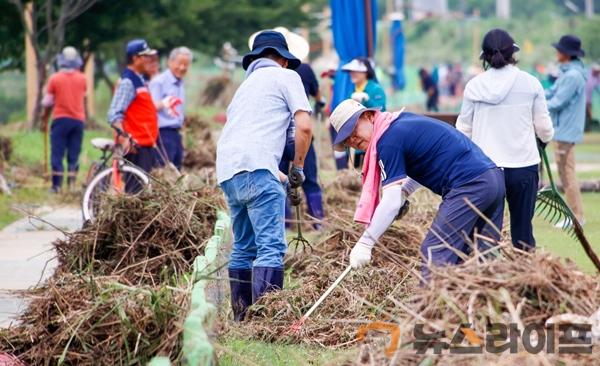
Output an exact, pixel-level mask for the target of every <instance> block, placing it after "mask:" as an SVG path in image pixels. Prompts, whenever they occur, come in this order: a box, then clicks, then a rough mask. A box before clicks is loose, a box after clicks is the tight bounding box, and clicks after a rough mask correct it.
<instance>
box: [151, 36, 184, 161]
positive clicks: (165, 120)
mask: <svg viewBox="0 0 600 366" xmlns="http://www.w3.org/2000/svg"><path fill="white" fill-rule="evenodd" d="M192 59H193V54H192V51H190V49H189V48H187V47H178V48H175V49H173V50H172V51H171V53H170V54H169V60H168V68H167V70H165V71H163V72H162V73H160V74H159V75H158V76H156V77H155V78H153V79H152V81H150V85H149V87H150V93H151V94H152V100H153V101H154V105H155V106H156V110H157V111H158V127H159V142H158V146H159V151H160V155H161V160H163V163H166V162H167V161H168V162H171V163H173V165H175V167H176V168H177V169H181V162H182V161H183V144H182V141H181V134H180V133H179V130H180V129H181V127H182V126H183V119H184V109H185V104H184V103H185V89H184V85H183V77H184V76H185V74H186V73H187V70H188V68H189V66H190V64H191V63H192Z"/></svg>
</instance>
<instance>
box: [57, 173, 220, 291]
mask: <svg viewBox="0 0 600 366" xmlns="http://www.w3.org/2000/svg"><path fill="white" fill-rule="evenodd" d="M178 183H181V182H176V183H175V184H166V183H160V182H157V183H156V184H153V185H152V188H151V189H150V190H146V191H144V192H142V193H140V194H138V195H133V196H132V195H122V196H119V195H110V196H107V197H106V199H105V201H104V202H103V209H102V210H101V212H100V214H99V215H98V217H97V219H96V220H95V221H94V222H92V223H88V224H87V225H85V226H84V227H83V228H82V229H81V230H79V231H77V232H75V233H73V234H69V235H68V236H67V238H66V239H65V240H59V241H56V242H55V243H54V246H55V249H56V251H57V255H58V260H59V264H60V269H61V270H63V271H67V272H77V273H80V272H92V273H94V274H99V275H116V276H120V277H121V280H122V281H124V282H126V283H129V284H150V285H154V284H157V283H161V282H168V281H170V280H172V279H173V278H177V277H178V276H180V275H182V274H184V273H189V272H190V271H191V269H192V263H193V261H194V258H196V256H197V255H201V254H203V248H204V245H205V242H206V241H207V240H208V239H209V238H210V237H211V236H212V230H213V227H214V223H215V222H216V219H217V217H216V210H217V209H221V208H223V207H224V202H223V200H222V198H221V197H222V195H221V194H220V192H219V191H218V189H217V188H215V187H213V186H202V187H199V188H195V190H193V191H190V190H188V189H187V188H185V187H183V184H178Z"/></svg>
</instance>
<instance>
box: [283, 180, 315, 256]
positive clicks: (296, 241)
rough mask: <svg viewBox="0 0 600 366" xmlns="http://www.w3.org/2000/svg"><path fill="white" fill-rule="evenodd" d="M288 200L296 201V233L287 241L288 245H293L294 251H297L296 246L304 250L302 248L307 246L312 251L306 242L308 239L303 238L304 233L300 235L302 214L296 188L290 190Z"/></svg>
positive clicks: (298, 193)
mask: <svg viewBox="0 0 600 366" xmlns="http://www.w3.org/2000/svg"><path fill="white" fill-rule="evenodd" d="M290 201H292V202H294V201H295V203H297V204H296V205H295V206H296V230H297V231H298V234H297V235H296V237H295V238H293V239H292V240H290V242H289V244H288V245H289V246H290V247H292V246H293V247H294V252H297V251H298V247H301V248H302V250H303V251H304V248H308V249H309V251H312V246H311V245H310V243H309V242H308V240H306V239H305V238H304V235H302V215H301V210H300V206H301V205H300V202H301V198H300V192H299V191H298V188H293V189H292V190H291V192H290Z"/></svg>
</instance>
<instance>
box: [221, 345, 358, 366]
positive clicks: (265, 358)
mask: <svg viewBox="0 0 600 366" xmlns="http://www.w3.org/2000/svg"><path fill="white" fill-rule="evenodd" d="M218 355H219V365H221V366H229V365H232V366H233V365H236V366H237V365H245V364H250V365H270V366H278V365H282V366H283V365H285V366H294V365H323V364H325V363H330V364H341V363H342V362H343V361H345V360H348V359H352V356H355V351H348V350H331V349H326V348H321V347H309V346H304V345H286V344H271V343H265V342H261V341H254V340H246V339H239V338H229V339H227V340H225V341H224V343H222V344H221V345H220V346H219V347H218ZM336 360H337V361H336Z"/></svg>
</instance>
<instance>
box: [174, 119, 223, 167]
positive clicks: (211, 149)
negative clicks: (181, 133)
mask: <svg viewBox="0 0 600 366" xmlns="http://www.w3.org/2000/svg"><path fill="white" fill-rule="evenodd" d="M185 126H186V145H185V146H186V149H185V153H184V157H183V163H182V164H183V167H184V168H185V169H187V170H198V169H202V168H211V167H214V166H215V162H216V159H217V145H216V142H215V140H214V139H213V133H212V129H211V127H210V124H209V123H208V122H207V121H205V120H204V119H202V118H200V117H198V116H190V117H186V119H185Z"/></svg>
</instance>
